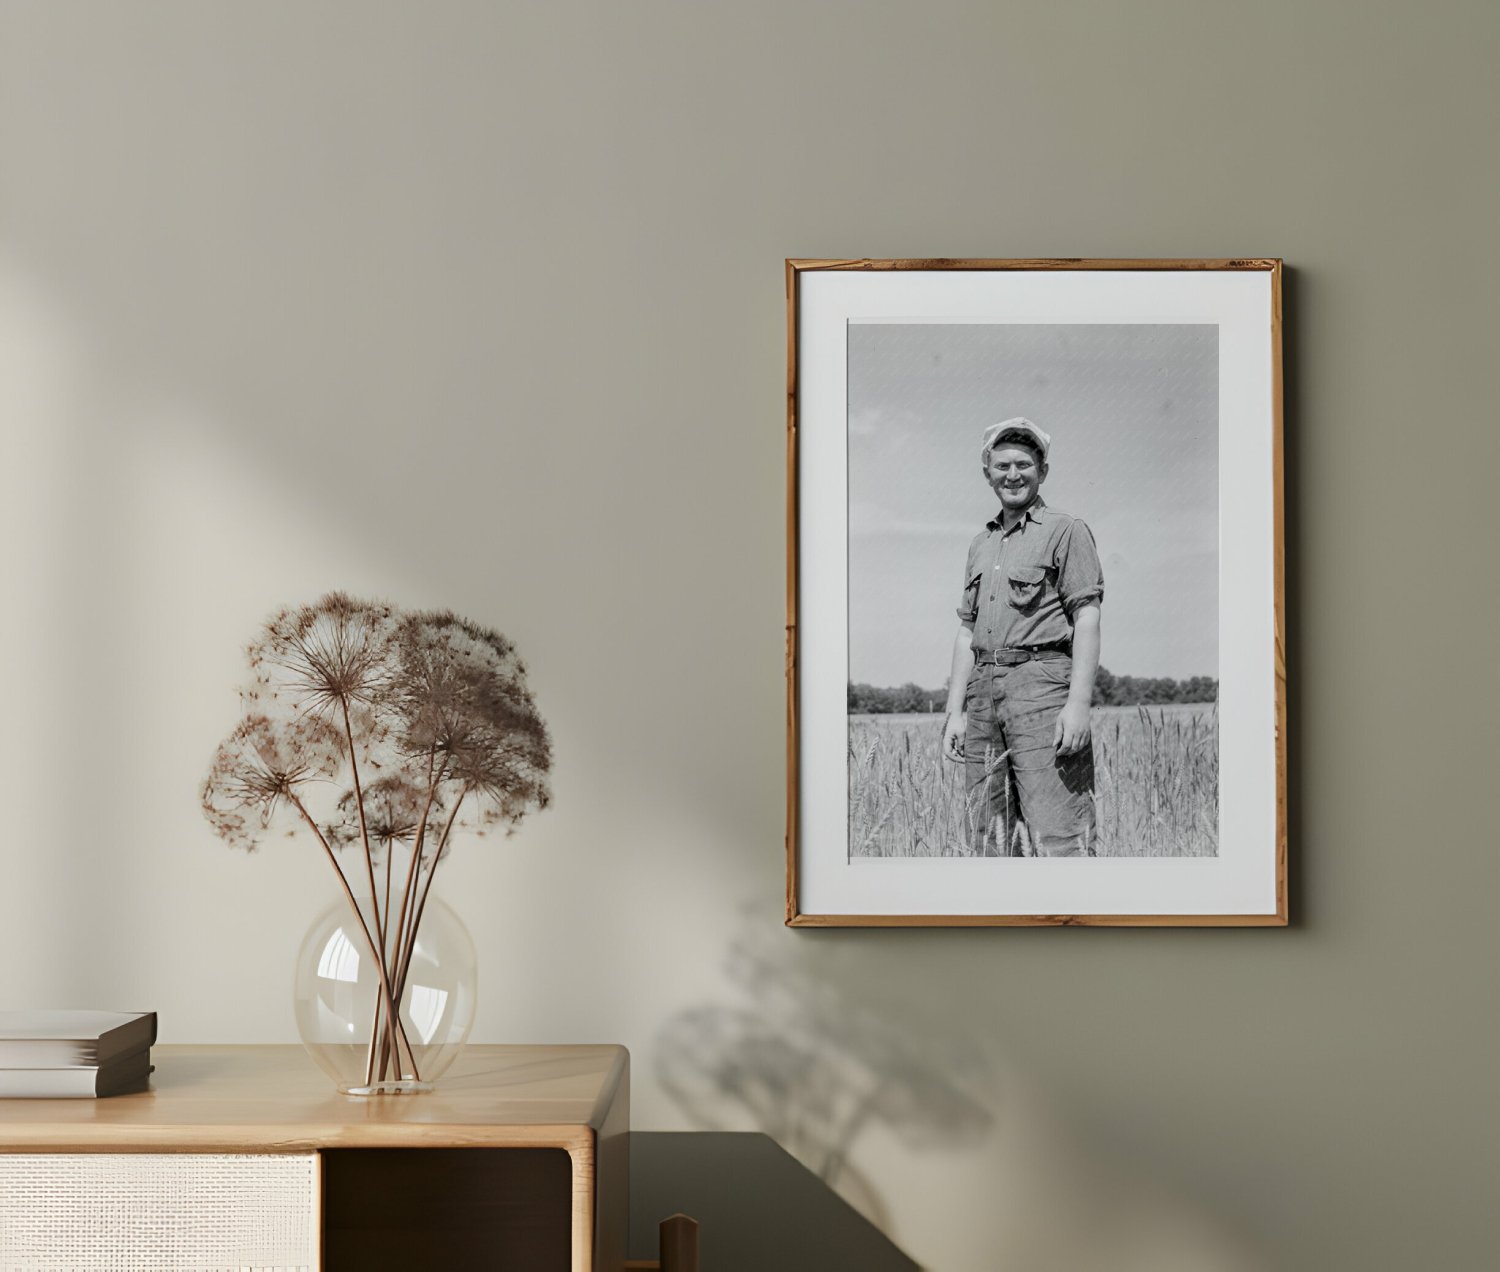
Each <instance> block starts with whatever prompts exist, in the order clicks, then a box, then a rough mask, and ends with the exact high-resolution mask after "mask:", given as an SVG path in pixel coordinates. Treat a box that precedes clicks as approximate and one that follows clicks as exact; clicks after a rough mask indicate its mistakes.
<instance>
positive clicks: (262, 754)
mask: <svg viewBox="0 0 1500 1272" xmlns="http://www.w3.org/2000/svg"><path fill="white" fill-rule="evenodd" d="M343 763H344V738H343V735H342V734H341V733H340V732H339V731H338V730H337V729H336V728H334V727H333V725H331V724H329V723H328V722H327V721H324V720H321V719H318V718H317V717H314V716H305V717H303V718H301V719H296V720H272V719H271V718H270V717H269V716H265V715H252V716H248V717H246V718H245V719H244V720H242V721H240V723H239V725H238V726H237V727H236V728H235V730H234V732H232V733H231V734H230V735H229V736H228V737H227V738H226V739H225V740H224V741H223V742H222V743H221V744H220V746H219V749H218V751H217V752H216V753H215V755H214V760H213V764H212V765H211V766H210V768H209V771H208V777H207V779H206V780H205V781H204V783H203V790H202V802H203V812H204V815H205V816H206V817H207V818H208V820H209V822H210V824H211V825H212V826H213V828H214V830H215V831H217V832H218V834H219V835H220V837H221V838H223V839H224V840H226V841H227V842H228V843H229V844H230V845H231V846H233V847H237V848H244V849H245V850H246V851H253V850H254V849H255V848H256V847H258V846H259V843H260V840H261V838H262V836H263V835H264V834H265V832H266V831H267V830H269V829H270V827H271V823H272V821H273V820H274V819H275V818H276V815H277V814H278V812H280V811H282V810H283V809H284V808H285V807H286V806H287V804H288V803H290V802H295V801H298V800H299V799H300V791H301V788H302V787H304V786H305V785H306V784H308V783H310V782H315V781H327V780H330V779H332V778H333V777H335V776H337V774H338V772H339V770H340V768H342V767H343Z"/></svg>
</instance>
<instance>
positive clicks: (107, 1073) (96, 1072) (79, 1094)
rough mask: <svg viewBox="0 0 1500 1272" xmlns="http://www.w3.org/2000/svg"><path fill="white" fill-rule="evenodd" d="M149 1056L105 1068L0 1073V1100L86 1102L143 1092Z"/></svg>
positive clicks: (137, 1055)
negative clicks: (101, 1097)
mask: <svg viewBox="0 0 1500 1272" xmlns="http://www.w3.org/2000/svg"><path fill="white" fill-rule="evenodd" d="M151 1067H152V1066H151V1052H150V1050H149V1049H148V1050H142V1051H137V1052H134V1053H133V1054H131V1055H128V1056H117V1057H115V1059H113V1060H111V1061H109V1062H108V1063H107V1064H102V1065H93V1066H75V1067H73V1068H68V1069H0V1099H22V1100H88V1099H95V1098H98V1097H99V1096H107V1095H128V1094H129V1093H130V1092H132V1091H144V1090H145V1089H146V1085H147V1080H148V1079H149V1078H150V1076H151Z"/></svg>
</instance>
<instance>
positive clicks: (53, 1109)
mask: <svg viewBox="0 0 1500 1272" xmlns="http://www.w3.org/2000/svg"><path fill="white" fill-rule="evenodd" d="M151 1058H152V1061H153V1063H154V1064H155V1065H156V1072H155V1073H153V1074H152V1075H151V1089H150V1090H148V1091H143V1092H141V1093H139V1094H136V1095H117V1096H110V1097H108V1098H106V1099H98V1100H87V1099H85V1100H13V1099H0V1153H36V1152H51V1153H57V1152H125V1151H130V1150H138V1151H149V1152H174V1151H182V1152H187V1151H191V1152H241V1153H243V1152H306V1151H309V1150H312V1149H318V1148H482V1147H510V1148H523V1147H530V1148H565V1149H569V1150H573V1149H577V1148H579V1147H582V1146H584V1145H585V1144H586V1143H591V1142H592V1140H593V1137H594V1135H595V1133H596V1132H597V1131H599V1129H600V1128H601V1126H602V1125H603V1121H604V1118H605V1115H606V1114H607V1113H608V1111H609V1109H610V1106H611V1104H612V1103H613V1101H614V1100H615V1097H616V1094H617V1092H618V1091H619V1090H620V1085H621V1083H622V1082H625V1081H626V1080H627V1077H628V1073H629V1063H630V1061H629V1056H628V1054H627V1052H626V1051H625V1048H623V1047H617V1046H555V1047H554V1046H469V1047H466V1048H464V1050H463V1052H462V1053H461V1054H460V1055H459V1057H458V1059H457V1060H456V1061H455V1062H454V1065H453V1068H452V1069H450V1070H449V1071H448V1073H447V1074H446V1075H445V1076H444V1077H443V1078H442V1079H441V1080H440V1081H439V1082H438V1083H437V1089H436V1090H435V1091H431V1092H427V1093H424V1094H421V1095H383V1096H348V1095H340V1094H339V1093H338V1092H337V1091H336V1090H335V1089H334V1086H333V1083H332V1082H331V1081H330V1080H329V1078H328V1076H327V1075H326V1074H325V1073H324V1072H323V1071H322V1070H321V1069H319V1068H318V1067H317V1065H315V1064H314V1063H313V1061H312V1059H311V1058H310V1057H309V1056H308V1055H307V1053H306V1052H305V1051H304V1050H303V1049H302V1048H301V1047H300V1046H193V1047H188V1046H159V1047H153V1048H152V1051H151Z"/></svg>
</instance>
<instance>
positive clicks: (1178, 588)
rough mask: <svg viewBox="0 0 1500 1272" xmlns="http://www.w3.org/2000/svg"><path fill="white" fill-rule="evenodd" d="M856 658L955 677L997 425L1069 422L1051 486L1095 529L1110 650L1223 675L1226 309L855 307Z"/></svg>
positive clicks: (990, 502)
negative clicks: (975, 318) (964, 318)
mask: <svg viewBox="0 0 1500 1272" xmlns="http://www.w3.org/2000/svg"><path fill="white" fill-rule="evenodd" d="M848 347H849V365H848V391H849V392H848V403H849V406H848V409H849V420H848V424H849V676H850V679H852V680H854V681H857V682H862V683H866V684H875V685H899V684H904V683H906V682H908V681H914V682H916V683H917V684H919V685H922V686H923V687H926V688H936V687H939V686H941V685H942V684H944V683H945V682H946V680H947V676H948V665H949V660H950V656H951V653H952V647H953V634H954V631H955V629H956V628H957V625H958V616H957V613H956V607H957V605H958V600H959V593H960V591H961V588H962V583H963V579H962V575H963V568H964V559H965V554H966V552H967V549H968V545H969V540H970V539H972V538H973V537H974V535H975V534H976V533H977V532H978V531H980V530H981V529H983V527H984V523H985V522H986V521H988V520H989V519H990V518H991V517H993V516H995V515H996V513H997V511H998V508H999V503H998V501H997V500H996V498H995V495H994V493H993V492H992V491H991V490H990V488H989V486H988V485H987V484H986V483H985V480H984V477H983V474H982V473H981V471H980V466H979V443H980V437H981V435H982V433H983V432H984V430H985V428H986V427H987V426H988V425H990V424H993V423H995V422H996V421H998V420H1003V419H1007V418H1009V417H1010V416H1013V415H1024V416H1026V417H1027V418H1029V419H1031V420H1034V421H1035V422H1036V423H1037V424H1038V425H1040V426H1041V427H1042V428H1043V429H1045V430H1046V431H1047V432H1048V433H1050V434H1051V435H1052V453H1051V464H1050V472H1049V474H1048V477H1047V480H1046V482H1045V483H1044V484H1043V486H1042V497H1043V498H1044V499H1045V500H1046V501H1047V502H1048V503H1049V504H1051V505H1052V506H1053V507H1056V508H1060V509H1062V510H1063V511H1065V512H1068V513H1071V514H1072V515H1073V516H1076V517H1081V518H1083V520H1084V521H1086V522H1087V523H1088V525H1089V528H1090V529H1091V530H1093V532H1094V537H1095V540H1096V541H1097V543H1098V545H1099V556H1100V560H1101V561H1102V562H1103V565H1104V606H1103V633H1104V635H1103V651H1102V656H1101V658H1100V661H1101V663H1102V664H1103V665H1104V666H1105V667H1108V668H1109V669H1110V670H1111V671H1112V672H1114V673H1115V674H1116V675H1131V676H1175V677H1178V678H1182V677H1187V676H1195V675H1207V676H1217V675H1218V521H1219V497H1218V462H1219V454H1218V427H1219V420H1218V415H1219V406H1218V404H1219V394H1218V328H1217V327H1214V326H1211V325H1201V324H1198V325H1160V324H1152V325H1124V324H1110V325H1078V324H1037V325H1024V324H991V323H965V324H950V323H890V322H879V323H869V322H860V323H851V324H850V326H849V345H848Z"/></svg>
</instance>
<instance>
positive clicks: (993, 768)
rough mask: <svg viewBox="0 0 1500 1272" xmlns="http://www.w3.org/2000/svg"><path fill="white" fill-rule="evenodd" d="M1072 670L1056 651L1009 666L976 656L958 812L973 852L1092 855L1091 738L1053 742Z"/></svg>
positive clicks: (1011, 854)
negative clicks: (1072, 744) (1065, 749)
mask: <svg viewBox="0 0 1500 1272" xmlns="http://www.w3.org/2000/svg"><path fill="white" fill-rule="evenodd" d="M1072 670H1073V662H1072V659H1071V658H1069V657H1068V656H1067V655H1066V654H1062V655H1059V656H1057V657H1041V658H1032V659H1030V660H1029V661H1027V662H1023V663H1018V664H1017V665H1016V666H1014V667H1000V666H996V665H995V664H993V663H983V664H979V665H976V666H975V668H974V670H973V672H972V673H971V674H970V676H969V685H968V691H967V695H966V699H967V700H966V704H965V710H966V712H967V715H968V720H967V728H966V730H965V733H964V770H965V782H966V786H967V804H966V808H965V812H966V816H967V821H968V831H969V847H970V850H971V851H972V852H973V853H974V855H975V856H979V857H1010V856H1020V855H1022V854H1027V855H1035V856H1041V857H1072V856H1092V855H1093V836H1094V747H1093V742H1092V739H1091V740H1090V741H1089V743H1088V744H1086V745H1085V746H1084V747H1083V749H1082V750H1080V751H1076V752H1074V753H1073V754H1072V755H1059V754H1058V753H1057V748H1056V746H1055V745H1054V742H1053V737H1054V732H1055V730H1056V728H1057V716H1058V713H1059V712H1060V711H1061V710H1062V709H1063V706H1064V705H1065V704H1066V703H1067V701H1068V687H1069V683H1070V680H1071V677H1072ZM1021 823H1024V830H1023V829H1022V828H1021Z"/></svg>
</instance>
